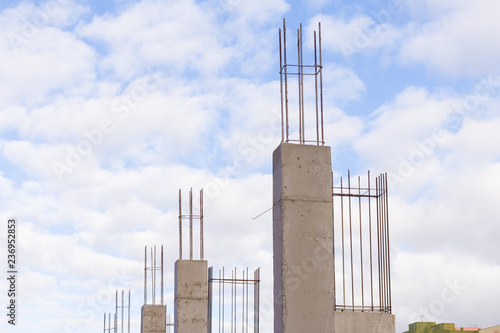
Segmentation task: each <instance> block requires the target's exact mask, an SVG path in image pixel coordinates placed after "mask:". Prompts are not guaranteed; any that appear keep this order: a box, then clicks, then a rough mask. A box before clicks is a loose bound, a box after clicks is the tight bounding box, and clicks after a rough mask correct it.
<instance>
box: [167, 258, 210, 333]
mask: <svg viewBox="0 0 500 333" xmlns="http://www.w3.org/2000/svg"><path fill="white" fill-rule="evenodd" d="M207 269H208V263H207V261H206V260H177V261H176V262H175V313H174V317H175V318H174V322H175V326H174V327H175V328H174V332H175V333H207V332H208V277H207Z"/></svg>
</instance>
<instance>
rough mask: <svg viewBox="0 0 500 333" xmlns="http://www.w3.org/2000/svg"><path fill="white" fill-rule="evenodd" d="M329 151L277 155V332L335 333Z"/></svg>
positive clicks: (279, 151)
mask: <svg viewBox="0 0 500 333" xmlns="http://www.w3.org/2000/svg"><path fill="white" fill-rule="evenodd" d="M332 204H333V201H332V166H331V152H330V147H327V146H313V145H296V144H289V143H281V145H280V146H279V147H278V148H276V150H275V151H274V153H273V229H274V290H275V298H274V332H275V333H304V332H322V333H323V332H333V331H334V305H335V294H334V281H333V276H334V275H333V271H334V261H333V221H332Z"/></svg>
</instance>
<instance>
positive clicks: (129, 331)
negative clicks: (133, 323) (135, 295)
mask: <svg viewBox="0 0 500 333" xmlns="http://www.w3.org/2000/svg"><path fill="white" fill-rule="evenodd" d="M128 333H130V289H129V290H128Z"/></svg>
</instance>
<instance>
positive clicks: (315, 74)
mask: <svg viewBox="0 0 500 333" xmlns="http://www.w3.org/2000/svg"><path fill="white" fill-rule="evenodd" d="M317 74H318V57H317V53H316V31H315V32H314V95H315V98H316V144H317V145H318V146H319V117H318V75H317Z"/></svg>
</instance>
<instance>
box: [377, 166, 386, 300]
mask: <svg viewBox="0 0 500 333" xmlns="http://www.w3.org/2000/svg"><path fill="white" fill-rule="evenodd" d="M379 183H380V215H381V218H380V222H381V223H380V239H381V241H380V245H381V246H380V248H381V253H382V254H381V256H382V305H383V308H384V309H385V306H386V299H387V298H386V288H385V287H386V276H385V204H384V185H383V180H382V175H380V176H379Z"/></svg>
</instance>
